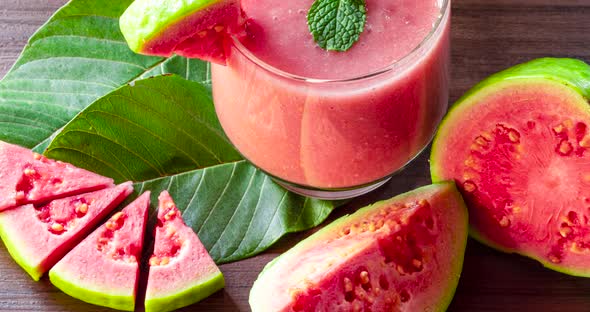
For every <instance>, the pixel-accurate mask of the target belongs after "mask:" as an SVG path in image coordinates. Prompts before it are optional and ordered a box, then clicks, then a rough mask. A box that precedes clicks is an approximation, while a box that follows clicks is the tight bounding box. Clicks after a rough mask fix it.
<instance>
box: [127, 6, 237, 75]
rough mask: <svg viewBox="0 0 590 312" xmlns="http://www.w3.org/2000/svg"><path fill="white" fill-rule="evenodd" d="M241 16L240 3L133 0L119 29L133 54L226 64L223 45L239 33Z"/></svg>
mask: <svg viewBox="0 0 590 312" xmlns="http://www.w3.org/2000/svg"><path fill="white" fill-rule="evenodd" d="M241 14H242V13H241V9H240V2H239V0H189V1H187V0H168V1H166V3H165V4H163V3H162V1H159V0H135V1H134V2H133V3H132V4H131V5H130V6H129V8H128V9H127V10H126V11H125V13H123V15H122V16H121V19H120V26H121V31H122V32H123V35H124V36H125V39H126V40H127V43H128V44H129V47H130V48H131V50H133V51H134V52H137V53H141V54H147V55H157V56H165V57H169V56H171V55H172V54H178V55H182V56H185V57H189V58H199V59H202V60H206V61H211V62H216V63H219V64H225V58H226V57H225V49H224V41H225V39H226V38H227V37H229V36H230V34H235V33H238V32H240V31H241V24H242V22H243V21H242V17H241Z"/></svg>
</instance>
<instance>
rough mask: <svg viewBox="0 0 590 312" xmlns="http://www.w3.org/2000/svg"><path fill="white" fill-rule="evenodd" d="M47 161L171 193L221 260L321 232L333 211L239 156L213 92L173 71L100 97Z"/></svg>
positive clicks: (52, 148) (138, 187) (53, 147)
mask: <svg viewBox="0 0 590 312" xmlns="http://www.w3.org/2000/svg"><path fill="white" fill-rule="evenodd" d="M46 155H47V156H49V157H51V158H56V159H60V160H64V161H67V162H70V163H73V164H74V165H77V166H80V167H83V168H85V169H89V170H91V171H94V172H97V173H100V174H104V175H107V176H110V177H113V178H114V179H115V180H117V181H118V182H122V181H126V180H132V181H136V182H137V184H136V190H141V191H143V190H148V189H149V190H152V192H153V194H152V195H153V202H156V201H155V198H157V195H158V194H159V192H160V191H161V190H163V189H167V190H168V191H169V192H170V194H171V195H172V197H173V198H174V200H175V201H176V204H177V206H178V207H179V209H180V210H182V211H183V218H184V220H185V222H186V223H187V224H188V225H189V226H191V227H192V228H193V229H194V230H195V232H197V233H198V235H199V237H200V238H201V240H202V241H203V244H204V245H205V246H206V247H207V249H208V250H209V251H210V253H211V255H212V256H213V258H214V259H215V260H216V261H217V262H228V261H234V260H239V259H242V258H245V257H249V256H252V255H254V254H257V253H259V252H261V251H263V250H265V249H266V248H268V247H269V246H270V245H271V244H272V243H274V242H275V241H277V240H278V239H279V238H280V237H282V236H283V235H285V234H286V233H290V232H295V231H301V230H304V229H307V228H310V227H313V226H316V225H318V224H320V223H321V222H322V221H323V220H324V219H325V218H326V217H327V216H328V215H329V213H330V212H331V211H332V209H333V208H334V205H335V204H334V203H332V202H328V201H320V200H313V199H306V198H304V197H301V196H297V195H294V194H292V193H289V192H287V191H286V190H284V189H283V188H281V187H279V186H278V185H276V184H275V183H274V182H272V180H271V179H270V178H269V177H268V176H267V175H265V174H264V173H262V172H261V171H259V170H257V169H255V168H254V167H253V166H251V165H250V164H248V163H247V162H246V161H244V160H241V157H240V155H239V154H238V153H237V152H236V151H235V150H234V149H233V147H232V146H231V144H230V143H229V141H228V140H227V138H226V137H225V135H224V134H223V132H222V130H221V126H220V124H219V121H218V120H217V118H216V115H215V111H214V107H213V103H212V100H211V97H210V93H209V92H208V90H207V88H206V87H204V86H202V85H201V84H200V83H197V82H192V81H187V80H184V79H182V78H180V77H178V76H174V75H173V76H159V77H154V78H150V79H145V80H139V81H136V82H135V83H134V84H133V85H128V86H124V87H122V88H120V89H118V90H115V91H113V92H112V93H110V94H108V95H106V96H104V97H102V98H100V99H99V100H97V101H96V102H95V103H93V104H91V105H90V106H89V107H88V108H86V109H85V110H84V111H82V112H81V113H80V114H79V115H78V116H76V118H74V119H73V120H72V121H71V122H70V123H69V124H68V125H66V126H65V127H64V129H63V130H62V131H61V132H60V133H59V134H58V135H57V136H56V137H55V139H54V140H53V142H52V143H51V144H50V146H49V147H48V148H47V151H46ZM152 206H154V205H152ZM153 213H154V211H152V216H153V215H154V214H153Z"/></svg>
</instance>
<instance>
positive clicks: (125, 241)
mask: <svg viewBox="0 0 590 312" xmlns="http://www.w3.org/2000/svg"><path fill="white" fill-rule="evenodd" d="M149 206H150V192H145V193H143V195H141V196H140V197H138V198H137V199H136V200H134V201H133V202H132V203H131V204H129V205H128V206H127V207H125V208H124V209H123V210H121V211H119V212H117V213H115V214H114V215H113V216H112V217H111V218H110V219H109V220H108V221H107V222H105V224H103V225H102V226H101V227H99V228H98V229H96V231H94V232H93V233H92V234H90V235H89V236H88V237H87V238H85V239H84V240H83V241H82V242H81V243H80V244H79V245H78V246H76V247H75V248H74V249H73V250H72V251H70V252H69V253H68V254H67V255H66V256H65V257H64V258H63V259H61V260H60V261H59V262H58V263H57V264H56V265H55V266H54V267H53V268H52V269H51V270H50V271H49V279H50V280H51V283H53V285H55V286H56V287H57V288H59V289H61V290H62V291H63V292H65V293H66V294H68V295H70V296H72V297H75V298H78V299H80V300H83V301H86V302H88V303H92V304H96V305H101V306H105V307H109V308H113V309H118V310H125V311H133V310H134V309H135V295H136V290H137V282H138V277H139V262H140V260H141V251H142V248H143V237H144V233H145V225H146V221H147V216H148V209H149ZM88 264H91V265H88Z"/></svg>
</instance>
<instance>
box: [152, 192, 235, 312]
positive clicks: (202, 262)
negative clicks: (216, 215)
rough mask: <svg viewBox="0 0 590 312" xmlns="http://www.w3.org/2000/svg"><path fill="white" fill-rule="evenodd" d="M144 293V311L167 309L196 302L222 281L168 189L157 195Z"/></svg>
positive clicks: (220, 284)
mask: <svg viewBox="0 0 590 312" xmlns="http://www.w3.org/2000/svg"><path fill="white" fill-rule="evenodd" d="M149 264H150V271H149V276H148V284H147V290H146V295H145V300H146V301H145V307H146V311H162V309H165V310H166V311H170V310H173V309H177V308H180V307H183V306H185V305H189V304H191V303H194V302H197V301H199V300H200V299H202V298H205V297H207V296H209V295H210V294H212V293H213V292H215V291H217V290H219V289H220V288H222V287H223V284H224V281H223V276H222V275H221V272H220V271H219V268H218V267H217V265H215V262H214V261H213V259H212V258H211V256H209V253H208V252H207V249H205V247H204V246H203V244H202V243H201V241H200V240H199V238H198V237H197V234H195V232H193V230H192V229H191V228H189V227H188V226H186V225H185V224H184V221H183V220H182V216H181V214H180V211H179V210H178V208H177V207H176V205H175V204H174V201H173V200H172V198H171V197H170V194H168V192H167V191H164V192H162V193H161V194H160V196H159V208H158V224H157V226H156V233H155V244H154V253H153V255H152V257H151V258H150V261H149Z"/></svg>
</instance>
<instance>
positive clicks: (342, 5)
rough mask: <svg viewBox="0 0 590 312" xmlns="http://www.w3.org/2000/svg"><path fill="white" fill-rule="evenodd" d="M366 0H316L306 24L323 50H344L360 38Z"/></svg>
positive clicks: (364, 20) (363, 23)
mask: <svg viewBox="0 0 590 312" xmlns="http://www.w3.org/2000/svg"><path fill="white" fill-rule="evenodd" d="M366 20H367V9H366V4H365V0H316V1H315V2H314V3H313V5H312V6H311V8H310V9H309V12H308V13H307V25H308V26H309V31H310V32H311V34H312V35H313V39H314V40H315V42H316V43H317V44H318V45H319V46H320V47H321V48H322V49H324V50H328V51H340V52H344V51H346V50H348V49H350V48H351V47H352V46H353V45H354V43H355V42H357V41H358V40H359V37H360V34H361V33H362V32H363V30H364V28H365V23H366Z"/></svg>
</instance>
